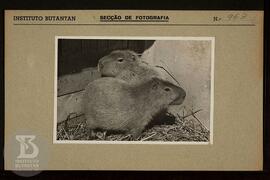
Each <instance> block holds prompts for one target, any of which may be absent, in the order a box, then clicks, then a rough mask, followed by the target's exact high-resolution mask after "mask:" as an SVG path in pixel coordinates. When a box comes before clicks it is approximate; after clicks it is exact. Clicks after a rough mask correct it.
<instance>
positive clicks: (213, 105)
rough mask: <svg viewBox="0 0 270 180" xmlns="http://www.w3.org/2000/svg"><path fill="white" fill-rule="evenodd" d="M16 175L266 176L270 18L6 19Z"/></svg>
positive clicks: (101, 14)
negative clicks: (267, 34)
mask: <svg viewBox="0 0 270 180" xmlns="http://www.w3.org/2000/svg"><path fill="white" fill-rule="evenodd" d="M4 133H5V137H4V138H5V169H6V170H14V171H20V170H31V171H32V170H36V171H40V170H164V171H166V170H168V171H174V170H177V171H179V170H180V171H181V170H183V171H196V170H200V171H202V170H206V171H209V170H219V171H220V170H222V171H223V170H244V171H254V170H262V168H263V12H261V11H174V10H170V11H169V10H168V11H167V10H166V11H159V10H152V11H149V10H140V11H138V10H63V11H62V10H43V11H39V10H35V11H32V10H7V11H5V132H4Z"/></svg>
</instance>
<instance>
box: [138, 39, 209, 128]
mask: <svg viewBox="0 0 270 180" xmlns="http://www.w3.org/2000/svg"><path fill="white" fill-rule="evenodd" d="M142 58H143V60H144V61H146V62H148V63H149V64H151V65H160V66H163V67H165V68H166V69H167V70H169V71H170V72H171V73H172V74H173V76H174V77H175V78H176V79H177V80H178V81H179V82H180V84H181V86H182V87H183V88H184V89H185V90H186V92H187V96H186V99H185V101H184V104H182V105H180V106H173V107H171V108H170V111H171V112H172V113H174V114H175V113H177V112H182V110H183V107H185V109H186V110H187V111H189V109H192V108H193V110H198V109H202V111H201V112H198V113H197V114H196V115H197V117H198V118H199V119H200V121H201V122H202V123H203V124H204V125H205V126H206V127H207V128H209V126H210V123H209V122H210V121H209V120H210V89H211V41H207V40H200V41H198V40H196V41H195V40H157V41H155V43H154V44H153V45H152V46H151V47H150V48H149V49H147V50H146V51H145V52H144V53H143V55H142ZM163 74H164V73H163ZM166 76H167V75H166ZM168 78H170V77H169V76H168ZM170 79H171V78H170ZM171 80H172V79H171ZM172 82H175V81H173V80H172Z"/></svg>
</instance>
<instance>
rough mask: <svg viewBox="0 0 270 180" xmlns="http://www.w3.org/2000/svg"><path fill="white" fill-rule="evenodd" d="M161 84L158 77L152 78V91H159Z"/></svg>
mask: <svg viewBox="0 0 270 180" xmlns="http://www.w3.org/2000/svg"><path fill="white" fill-rule="evenodd" d="M159 84H160V80H159V79H158V78H156V77H153V78H152V89H157V88H158V86H159Z"/></svg>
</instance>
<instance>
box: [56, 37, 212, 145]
mask: <svg viewBox="0 0 270 180" xmlns="http://www.w3.org/2000/svg"><path fill="white" fill-rule="evenodd" d="M59 39H89V40H91V39H103V40H186V41H188V40H198V41H202V40H207V41H211V70H210V73H211V88H210V128H209V131H210V135H209V136H210V138H209V141H208V142H197V141H187V142H180V141H179V142H178V141H174V142H163V141H96V140H57V136H56V135H57V133H56V132H57V77H58V40H59ZM54 60H55V71H54V72H55V73H54V119H53V144H183V145H213V130H214V129H213V119H214V71H215V66H214V65H215V64H214V61H215V37H205V36H198V37H195V36H192V37H191V36H55V59H54Z"/></svg>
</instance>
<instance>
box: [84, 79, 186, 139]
mask: <svg viewBox="0 0 270 180" xmlns="http://www.w3.org/2000/svg"><path fill="white" fill-rule="evenodd" d="M185 96H186V93H185V91H184V90H183V89H182V88H181V87H178V86H175V85H173V84H172V83H170V82H167V81H164V80H161V79H158V78H152V79H149V80H148V81H144V82H142V83H137V84H129V83H127V82H126V81H124V80H121V79H117V78H112V77H104V78H100V79H97V80H95V81H93V82H91V83H89V84H88V85H87V87H86V89H85V94H84V96H83V108H84V113H85V117H86V123H87V127H88V128H89V129H91V130H93V129H104V130H114V131H123V132H126V133H129V134H132V136H133V138H137V137H138V136H139V135H140V134H141V132H142V131H143V130H144V128H145V126H146V125H147V124H148V123H149V122H150V121H151V120H152V117H153V116H154V115H155V114H157V113H159V112H160V111H162V110H164V109H166V108H167V107H168V105H170V104H174V101H178V102H179V101H181V102H183V101H184V99H185Z"/></svg>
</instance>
